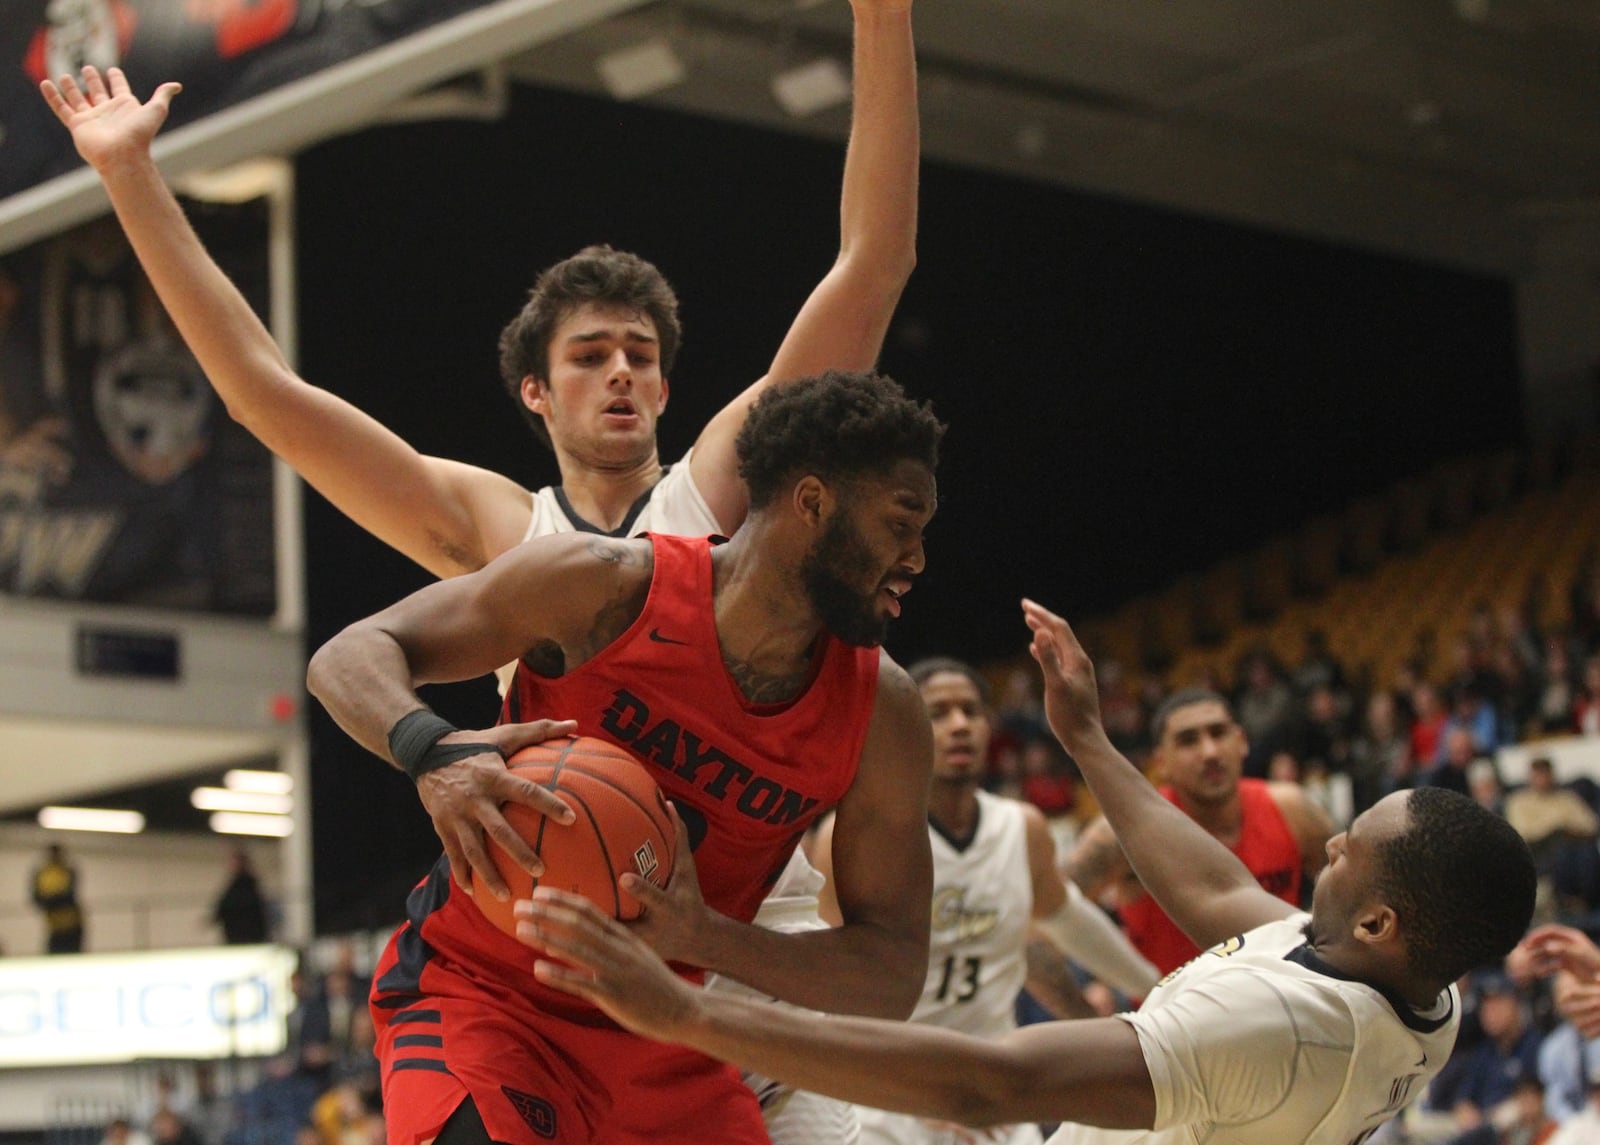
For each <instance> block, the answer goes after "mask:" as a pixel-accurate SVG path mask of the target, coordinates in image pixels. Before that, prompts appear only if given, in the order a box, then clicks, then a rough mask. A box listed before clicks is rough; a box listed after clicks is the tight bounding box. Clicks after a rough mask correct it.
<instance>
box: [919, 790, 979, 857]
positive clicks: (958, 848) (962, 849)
mask: <svg viewBox="0 0 1600 1145" xmlns="http://www.w3.org/2000/svg"><path fill="white" fill-rule="evenodd" d="M982 823H983V804H981V803H980V804H979V805H978V814H977V815H976V816H975V817H974V818H973V820H972V830H970V831H968V832H967V833H966V834H965V835H963V836H962V837H961V838H957V837H956V836H954V835H952V834H950V832H948V831H946V830H945V829H944V828H943V827H941V826H939V824H937V823H935V822H934V821H933V816H932V815H929V816H928V827H929V828H930V829H931V830H933V831H934V832H936V833H937V834H938V836H939V838H941V839H943V840H944V841H945V842H946V843H949V844H950V846H951V847H952V848H953V849H954V850H955V852H956V854H958V855H964V854H966V853H967V848H968V847H970V846H972V841H973V840H974V839H976V838H977V837H978V828H979V826H981V825H982Z"/></svg>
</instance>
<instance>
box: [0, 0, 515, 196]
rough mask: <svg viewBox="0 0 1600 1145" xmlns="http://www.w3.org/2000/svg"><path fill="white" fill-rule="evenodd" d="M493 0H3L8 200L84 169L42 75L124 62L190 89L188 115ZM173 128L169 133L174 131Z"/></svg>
mask: <svg viewBox="0 0 1600 1145" xmlns="http://www.w3.org/2000/svg"><path fill="white" fill-rule="evenodd" d="M491 2H492V0H5V3H4V9H5V18H4V20H0V198H4V197H6V196H8V195H13V194H16V193H17V192H18V191H21V190H23V189H25V188H27V187H31V186H33V185H34V184H36V183H41V182H43V181H45V180H46V179H50V178H53V177H54V176H56V175H60V174H62V173H63V172H66V171H69V170H71V169H73V168H74V167H75V166H77V165H78V159H77V156H76V154H75V153H74V152H73V150H72V141H71V139H70V138H68V136H67V133H66V132H65V131H63V130H62V129H61V125H60V124H58V123H56V121H55V117H54V116H53V115H51V113H50V111H49V109H48V108H46V107H45V105H44V101H43V100H41V99H40V98H39V92H38V87H39V81H40V80H42V79H45V78H46V77H50V78H54V77H55V76H58V75H61V74H62V73H63V72H66V73H76V72H77V70H78V69H79V68H80V67H82V66H83V65H84V64H86V63H87V64H94V65H95V66H96V67H99V68H101V69H104V68H107V67H110V66H112V65H116V66H118V67H121V68H122V69H123V70H124V71H125V72H127V73H128V79H129V82H130V83H131V84H132V85H133V89H134V91H135V92H137V93H138V94H140V95H141V96H144V95H148V94H149V92H150V91H152V90H153V89H154V88H155V86H156V85H157V84H159V83H161V82H163V81H165V80H178V81H179V82H181V83H182V84H183V86H184V92H183V96H182V98H181V99H179V100H178V102H177V103H176V104H174V106H173V114H172V119H171V123H172V124H173V125H174V126H175V125H178V124H183V123H187V122H190V121H191V120H195V119H198V118H200V117H202V116H205V115H210V114H212V113H214V112H217V111H220V110H221V109H223V108H225V107H230V106H232V105H233V104H236V103H239V102H241V101H243V100H246V99H249V98H251V97H252V96H257V95H260V94H262V93H263V92H267V91H270V90H272V89H273V88H277V87H281V86H282V85H284V84H286V83H289V82H291V81H293V80H298V79H302V78H304V77H306V76H309V75H311V74H313V73H315V72H317V71H320V70H322V69H324V68H327V67H331V66H333V65H334V64H339V63H343V62H345V61H346V60H349V59H351V58H352V57H354V56H357V55H360V54H361V53H362V52H366V51H370V50H371V49H373V48H377V47H380V46H382V45H384V44H388V43H390V42H392V41H394V40H398V39H401V38H402V37H404V36H407V35H410V34H412V33H414V32H417V31H420V30H422V29H424V28H427V27H429V26H431V25H433V24H437V23H440V22H442V21H444V20H446V19H448V18H450V17H452V16H457V15H460V14H462V13H464V12H468V11H470V10H472V9H475V8H485V7H489V6H491ZM169 130H170V128H169Z"/></svg>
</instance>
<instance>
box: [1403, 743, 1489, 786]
mask: <svg viewBox="0 0 1600 1145" xmlns="http://www.w3.org/2000/svg"><path fill="white" fill-rule="evenodd" d="M1443 749H1444V759H1443V761H1442V762H1440V763H1438V764H1435V765H1434V766H1433V767H1430V768H1429V769H1428V770H1426V771H1425V772H1423V773H1422V776H1421V778H1420V779H1419V780H1418V782H1417V786H1418V787H1448V788H1449V789H1450V790H1451V791H1457V792H1460V793H1461V794H1462V795H1467V796H1470V795H1471V794H1472V784H1471V783H1470V782H1469V781H1468V777H1467V769H1468V768H1470V767H1471V766H1472V764H1473V761H1474V760H1478V759H1481V758H1483V757H1482V756H1481V755H1480V754H1479V752H1478V745H1477V744H1476V743H1475V742H1474V741H1473V739H1472V733H1471V732H1470V731H1468V730H1467V729H1466V728H1462V727H1458V728H1454V729H1452V730H1451V731H1450V732H1449V734H1447V735H1446V736H1445V737H1444V740H1443Z"/></svg>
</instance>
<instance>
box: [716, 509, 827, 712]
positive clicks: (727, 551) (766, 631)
mask: <svg viewBox="0 0 1600 1145" xmlns="http://www.w3.org/2000/svg"><path fill="white" fill-rule="evenodd" d="M798 567H799V560H798V559H797V558H796V559H791V558H790V557H789V556H788V555H785V554H783V551H782V541H781V539H780V538H778V537H776V536H774V535H772V534H771V533H770V531H768V530H766V529H764V527H763V526H762V524H761V523H760V522H759V521H755V520H753V519H751V520H746V522H745V524H744V526H743V527H741V528H740V529H739V531H738V532H737V533H735V534H734V536H733V539H732V540H730V541H729V542H728V543H727V544H725V545H719V546H717V548H715V549H713V550H712V554H711V568H712V596H713V602H712V607H713V611H714V613H715V616H716V623H717V638H718V641H719V642H720V644H721V646H722V659H723V662H724V663H725V664H726V665H727V666H728V671H729V672H730V673H731V674H732V675H733V677H734V678H735V679H736V680H737V681H738V682H739V686H740V688H741V689H742V690H743V691H744V694H745V696H746V697H747V698H748V699H751V700H756V701H761V702H769V701H770V702H777V701H781V700H785V699H789V698H792V697H793V696H795V695H797V694H798V693H799V692H800V691H801V689H802V688H803V687H804V686H805V683H806V681H807V680H808V679H809V678H810V675H811V667H812V656H813V653H814V652H815V651H816V646H817V638H818V637H819V636H820V635H821V634H822V622H821V621H820V620H819V619H818V618H817V615H816V610H815V609H814V608H813V607H812V606H811V601H810V599H809V597H807V595H806V592H805V588H804V586H803V585H802V584H801V583H800V580H799V575H798V573H797V572H796V571H794V570H796V569H798Z"/></svg>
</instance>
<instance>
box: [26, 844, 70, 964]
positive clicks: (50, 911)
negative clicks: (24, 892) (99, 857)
mask: <svg viewBox="0 0 1600 1145" xmlns="http://www.w3.org/2000/svg"><path fill="white" fill-rule="evenodd" d="M30 889H31V897H32V898H33V905H34V906H36V907H38V908H39V913H40V914H41V915H42V916H43V919H44V931H45V951H46V952H47V953H49V954H77V953H79V952H80V951H81V950H83V907H82V906H80V905H79V903H78V871H77V868H76V867H74V866H73V865H72V864H71V863H70V862H69V861H68V860H67V852H66V850H65V849H64V848H63V847H62V846H61V844H60V843H51V844H50V845H49V846H48V847H46V848H45V852H44V859H43V860H42V861H41V862H40V863H39V865H38V866H37V867H35V868H34V871H33V878H32V882H31V888H30Z"/></svg>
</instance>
